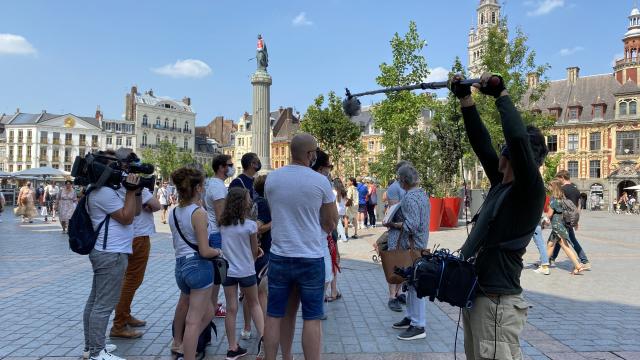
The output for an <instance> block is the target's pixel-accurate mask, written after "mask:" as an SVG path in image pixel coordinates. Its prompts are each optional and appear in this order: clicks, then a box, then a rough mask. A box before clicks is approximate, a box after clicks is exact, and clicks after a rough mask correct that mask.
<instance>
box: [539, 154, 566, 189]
mask: <svg viewBox="0 0 640 360" xmlns="http://www.w3.org/2000/svg"><path fill="white" fill-rule="evenodd" d="M560 160H562V155H561V154H555V155H548V156H547V157H546V158H545V159H544V171H543V174H542V178H543V179H544V183H545V184H549V183H550V182H551V180H553V179H555V177H556V173H557V172H558V165H560Z"/></svg>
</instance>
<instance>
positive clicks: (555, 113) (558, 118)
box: [549, 108, 562, 121]
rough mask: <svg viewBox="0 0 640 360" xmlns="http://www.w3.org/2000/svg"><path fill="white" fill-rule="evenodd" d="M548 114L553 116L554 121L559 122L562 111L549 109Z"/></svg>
mask: <svg viewBox="0 0 640 360" xmlns="http://www.w3.org/2000/svg"><path fill="white" fill-rule="evenodd" d="M549 114H551V116H553V117H554V118H555V119H556V121H558V120H560V114H562V110H561V109H558V108H555V109H550V110H549Z"/></svg>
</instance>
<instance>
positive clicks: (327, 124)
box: [300, 91, 361, 174]
mask: <svg viewBox="0 0 640 360" xmlns="http://www.w3.org/2000/svg"><path fill="white" fill-rule="evenodd" d="M300 128H301V130H302V131H304V132H307V133H309V134H311V135H313V136H315V138H316V139H317V140H318V144H319V145H320V148H321V149H322V150H324V151H326V152H327V154H329V157H330V158H331V161H332V162H333V163H334V164H336V166H337V169H336V172H337V173H338V174H342V172H341V171H342V169H341V168H340V167H341V166H340V165H341V164H343V161H342V160H343V159H344V158H345V156H348V154H352V155H353V156H355V155H357V154H359V152H358V151H356V150H359V149H360V148H358V145H361V144H360V128H359V127H358V125H356V124H355V123H353V122H351V120H349V118H348V117H347V116H346V115H345V114H344V112H343V111H342V99H341V98H340V97H339V96H337V95H336V94H335V92H333V91H331V92H329V94H328V95H327V98H326V106H325V96H324V95H322V94H320V95H318V97H316V99H315V101H314V103H313V105H311V106H309V108H307V112H306V113H305V114H304V117H303V118H302V122H301V124H300ZM354 162H355V159H354ZM345 173H348V169H345Z"/></svg>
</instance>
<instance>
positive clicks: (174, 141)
mask: <svg viewBox="0 0 640 360" xmlns="http://www.w3.org/2000/svg"><path fill="white" fill-rule="evenodd" d="M171 142H172V143H173V145H177V144H178V140H177V139H176V137H175V136H174V137H173V140H172V141H171Z"/></svg>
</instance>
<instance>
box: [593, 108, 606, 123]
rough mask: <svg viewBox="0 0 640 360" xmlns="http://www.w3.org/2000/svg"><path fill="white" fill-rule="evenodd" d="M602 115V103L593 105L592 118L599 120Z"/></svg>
mask: <svg viewBox="0 0 640 360" xmlns="http://www.w3.org/2000/svg"><path fill="white" fill-rule="evenodd" d="M603 116H604V111H603V106H602V105H596V106H594V107H593V118H594V119H598V120H601V119H602V117H603Z"/></svg>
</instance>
